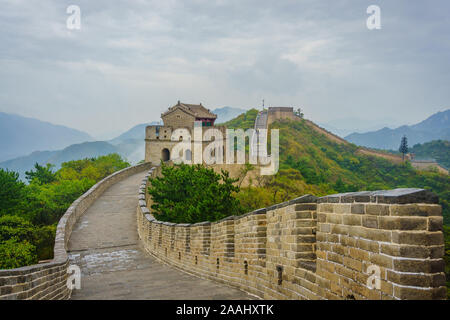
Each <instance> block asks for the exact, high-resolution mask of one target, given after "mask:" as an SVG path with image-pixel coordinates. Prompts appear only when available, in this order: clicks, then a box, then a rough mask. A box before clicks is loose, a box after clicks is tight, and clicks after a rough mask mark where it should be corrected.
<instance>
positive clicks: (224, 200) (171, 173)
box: [148, 164, 241, 223]
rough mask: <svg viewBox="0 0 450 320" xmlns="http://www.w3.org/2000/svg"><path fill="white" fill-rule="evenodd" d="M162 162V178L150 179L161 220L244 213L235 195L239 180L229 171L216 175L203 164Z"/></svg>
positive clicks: (196, 219) (154, 206)
mask: <svg viewBox="0 0 450 320" xmlns="http://www.w3.org/2000/svg"><path fill="white" fill-rule="evenodd" d="M161 165H162V168H161V169H162V177H157V178H153V179H151V180H150V186H149V188H148V192H149V194H150V195H151V196H152V200H153V204H152V206H151V208H152V209H153V210H154V212H155V214H156V215H157V217H158V220H162V221H170V222H175V223H182V222H185V223H196V222H202V221H217V220H220V219H222V218H224V217H227V216H229V215H234V214H239V213H241V207H240V205H239V201H238V200H237V199H235V198H234V196H233V193H237V192H239V187H237V186H235V185H233V183H235V182H237V180H238V179H231V178H230V177H229V174H228V172H227V171H223V170H222V171H221V174H217V173H215V172H214V170H212V169H208V168H206V167H204V166H202V165H193V166H190V165H185V164H181V165H175V166H167V165H164V164H161Z"/></svg>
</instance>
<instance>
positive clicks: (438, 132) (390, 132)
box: [345, 109, 450, 150]
mask: <svg viewBox="0 0 450 320" xmlns="http://www.w3.org/2000/svg"><path fill="white" fill-rule="evenodd" d="M404 135H405V136H406V137H407V138H408V144H409V145H415V144H418V143H426V142H430V141H433V140H450V109H447V110H444V111H440V112H437V113H434V114H432V115H431V116H429V117H428V118H426V119H425V120H423V121H421V122H419V123H416V124H414V125H402V126H399V127H397V128H395V129H391V128H388V127H384V128H381V129H379V130H376V131H369V132H365V133H357V132H354V133H352V134H350V135H348V136H346V137H345V139H346V140H347V141H349V142H351V143H354V144H357V145H360V146H365V147H369V148H376V149H390V150H397V149H398V146H399V145H400V139H401V138H402V137H403V136H404Z"/></svg>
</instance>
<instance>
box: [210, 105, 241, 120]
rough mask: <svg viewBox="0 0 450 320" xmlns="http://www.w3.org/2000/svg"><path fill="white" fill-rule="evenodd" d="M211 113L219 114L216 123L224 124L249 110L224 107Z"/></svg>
mask: <svg viewBox="0 0 450 320" xmlns="http://www.w3.org/2000/svg"><path fill="white" fill-rule="evenodd" d="M211 112H212V113H215V114H217V119H216V122H215V123H223V122H227V121H229V120H231V119H234V118H236V117H237V116H238V115H240V114H242V113H245V112H247V110H245V109H240V108H232V107H223V108H217V109H214V110H211Z"/></svg>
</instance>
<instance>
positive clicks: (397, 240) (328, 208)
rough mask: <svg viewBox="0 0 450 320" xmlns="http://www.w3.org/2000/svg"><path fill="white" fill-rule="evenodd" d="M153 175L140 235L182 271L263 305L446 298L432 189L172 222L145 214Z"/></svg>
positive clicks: (143, 199)
mask: <svg viewBox="0 0 450 320" xmlns="http://www.w3.org/2000/svg"><path fill="white" fill-rule="evenodd" d="M157 175H160V167H153V168H152V169H151V170H150V171H149V172H148V174H147V175H146V177H145V179H144V180H143V181H142V184H141V186H140V189H139V198H140V202H139V206H138V207H137V220H138V232H139V236H140V238H141V240H142V241H143V244H144V246H145V248H146V249H147V251H148V252H149V253H150V254H152V255H153V256H155V257H157V258H158V259H160V260H162V261H165V262H167V263H169V264H171V265H173V266H176V267H178V268H180V269H183V270H185V271H188V272H190V273H193V274H196V275H198V276H200V277H205V278H209V279H213V280H216V281H219V282H223V283H226V284H229V285H232V286H235V287H238V288H240V289H242V290H245V291H247V292H250V293H253V294H255V295H257V296H259V297H261V298H263V299H445V297H446V287H445V275H444V260H443V256H444V239H443V233H442V223H443V220H442V209H441V206H440V205H438V204H437V203H438V199H437V197H436V196H435V195H434V194H433V193H431V192H429V191H426V190H423V189H395V190H389V191H374V192H357V193H346V194H338V195H331V196H326V197H322V198H316V197H314V196H311V195H307V196H303V197H300V198H297V199H293V200H291V201H288V202H285V203H281V204H278V205H275V206H271V207H268V208H264V209H260V210H256V211H254V212H250V213H247V214H245V215H242V216H230V217H227V218H225V219H222V220H220V221H218V222H213V223H211V222H203V223H196V224H173V223H167V222H161V221H158V220H156V219H155V217H154V216H153V215H152V214H151V213H150V211H149V209H148V208H150V206H151V199H150V197H147V196H146V194H147V192H146V189H147V183H148V178H149V177H153V176H157ZM373 272H375V274H374V273H373ZM369 277H371V278H370V279H369ZM374 278H376V279H379V280H373V279H374ZM368 280H371V281H369V282H368Z"/></svg>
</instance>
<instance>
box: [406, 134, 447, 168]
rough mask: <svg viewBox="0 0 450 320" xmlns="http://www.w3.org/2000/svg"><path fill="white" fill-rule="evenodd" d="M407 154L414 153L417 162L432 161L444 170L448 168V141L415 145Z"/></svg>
mask: <svg viewBox="0 0 450 320" xmlns="http://www.w3.org/2000/svg"><path fill="white" fill-rule="evenodd" d="M409 152H411V153H414V154H415V159H417V160H422V159H423V160H429V159H434V160H436V162H437V163H439V164H440V165H442V166H444V167H445V168H447V169H448V168H450V141H447V140H435V141H430V142H427V143H423V144H416V145H414V146H413V147H412V148H411V149H410V150H409Z"/></svg>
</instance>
